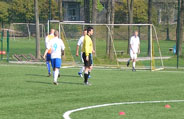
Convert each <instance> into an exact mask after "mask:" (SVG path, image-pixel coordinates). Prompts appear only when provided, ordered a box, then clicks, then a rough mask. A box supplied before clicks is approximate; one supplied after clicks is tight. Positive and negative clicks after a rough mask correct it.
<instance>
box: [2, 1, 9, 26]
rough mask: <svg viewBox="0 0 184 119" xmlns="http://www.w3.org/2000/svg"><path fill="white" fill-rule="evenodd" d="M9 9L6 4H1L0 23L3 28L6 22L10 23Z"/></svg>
mask: <svg viewBox="0 0 184 119" xmlns="http://www.w3.org/2000/svg"><path fill="white" fill-rule="evenodd" d="M8 8H9V5H8V4H7V3H6V2H0V22H1V23H2V27H3V23H4V22H8Z"/></svg>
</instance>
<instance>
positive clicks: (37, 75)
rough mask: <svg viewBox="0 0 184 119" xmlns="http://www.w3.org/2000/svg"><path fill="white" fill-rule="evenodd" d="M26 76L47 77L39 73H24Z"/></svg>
mask: <svg viewBox="0 0 184 119" xmlns="http://www.w3.org/2000/svg"><path fill="white" fill-rule="evenodd" d="M26 76H36V77H48V76H46V75H41V74H26Z"/></svg>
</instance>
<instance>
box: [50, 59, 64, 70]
mask: <svg viewBox="0 0 184 119" xmlns="http://www.w3.org/2000/svg"><path fill="white" fill-rule="evenodd" d="M61 63H62V61H61V59H60V58H54V59H51V64H52V68H53V69H54V68H60V67H61Z"/></svg>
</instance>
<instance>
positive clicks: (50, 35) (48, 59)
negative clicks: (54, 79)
mask: <svg viewBox="0 0 184 119" xmlns="http://www.w3.org/2000/svg"><path fill="white" fill-rule="evenodd" d="M54 32H55V30H54V29H51V30H50V34H49V35H48V36H47V37H46V38H45V47H46V49H47V46H48V44H49V43H50V41H51V40H52V39H53V38H54ZM50 62H51V49H49V50H48V53H47V56H46V65H47V69H48V76H49V77H50V76H51V71H50Z"/></svg>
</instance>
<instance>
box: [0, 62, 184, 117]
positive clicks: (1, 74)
mask: <svg viewBox="0 0 184 119" xmlns="http://www.w3.org/2000/svg"><path fill="white" fill-rule="evenodd" d="M78 71H79V69H78V68H70V69H64V68H62V69H61V70H60V74H61V77H60V78H59V79H58V81H59V85H58V86H55V85H53V84H52V81H53V78H52V77H47V69H46V66H42V65H37V66H36V65H12V64H0V118H1V119H63V117H62V116H63V114H64V113H65V112H66V111H68V110H73V109H77V108H81V107H87V106H93V105H100V104H108V103H118V102H135V101H162V100H183V99H184V95H183V94H184V80H183V79H184V78H183V77H184V73H183V72H182V71H158V72H150V71H145V70H138V71H137V72H132V71H130V70H118V69H97V68H94V69H93V71H92V73H91V77H92V78H91V79H90V80H89V81H90V82H91V83H92V86H85V85H83V79H82V78H80V77H79V76H78V74H77V73H78ZM165 104H169V105H171V108H170V109H166V108H165V107H164V105H165ZM183 110H184V102H178V103H155V104H152V103H150V104H133V105H116V106H109V107H100V108H94V109H89V110H83V111H79V112H75V113H72V114H71V115H70V116H71V118H72V119H183V116H184V113H183ZM121 111H124V112H125V113H126V115H119V112H121Z"/></svg>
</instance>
